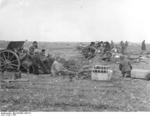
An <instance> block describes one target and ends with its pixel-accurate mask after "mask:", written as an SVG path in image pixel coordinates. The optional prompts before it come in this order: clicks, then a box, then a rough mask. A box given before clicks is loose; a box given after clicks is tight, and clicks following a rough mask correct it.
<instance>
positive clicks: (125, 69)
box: [119, 56, 132, 77]
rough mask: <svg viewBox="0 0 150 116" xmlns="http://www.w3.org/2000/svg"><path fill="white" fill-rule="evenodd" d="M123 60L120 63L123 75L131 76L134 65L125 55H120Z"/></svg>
mask: <svg viewBox="0 0 150 116" xmlns="http://www.w3.org/2000/svg"><path fill="white" fill-rule="evenodd" d="M120 59H121V62H120V64H119V69H120V71H121V73H122V76H123V77H131V70H132V65H131V63H130V62H129V60H128V59H127V58H126V57H125V56H121V57H120Z"/></svg>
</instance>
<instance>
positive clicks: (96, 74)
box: [91, 65, 113, 81]
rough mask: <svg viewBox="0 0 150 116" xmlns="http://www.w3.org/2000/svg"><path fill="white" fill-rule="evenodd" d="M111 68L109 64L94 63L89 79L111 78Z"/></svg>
mask: <svg viewBox="0 0 150 116" xmlns="http://www.w3.org/2000/svg"><path fill="white" fill-rule="evenodd" d="M112 72H113V71H112V70H111V69H110V67H109V66H105V65H96V66H94V67H93V69H92V71H91V73H92V74H91V79H92V80H105V81H106V80H111V77H112Z"/></svg>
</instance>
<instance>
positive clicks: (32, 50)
mask: <svg viewBox="0 0 150 116" xmlns="http://www.w3.org/2000/svg"><path fill="white" fill-rule="evenodd" d="M36 49H38V43H37V41H34V42H33V43H32V46H30V48H29V54H30V55H34V53H35V50H36Z"/></svg>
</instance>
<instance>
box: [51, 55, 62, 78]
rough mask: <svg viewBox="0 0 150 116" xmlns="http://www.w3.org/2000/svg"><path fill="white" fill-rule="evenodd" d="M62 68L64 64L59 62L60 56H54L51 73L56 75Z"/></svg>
mask: <svg viewBox="0 0 150 116" xmlns="http://www.w3.org/2000/svg"><path fill="white" fill-rule="evenodd" d="M63 70H64V66H63V64H62V63H60V57H56V58H55V61H54V62H53V64H52V67H51V73H52V75H53V76H56V75H58V74H59V73H60V72H61V71H63Z"/></svg>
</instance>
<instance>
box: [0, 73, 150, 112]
mask: <svg viewBox="0 0 150 116" xmlns="http://www.w3.org/2000/svg"><path fill="white" fill-rule="evenodd" d="M30 79H31V83H32V84H31V83H29V82H24V83H21V82H14V83H13V84H12V86H13V87H14V88H13V89H4V90H1V91H0V95H1V99H0V103H1V111H150V99H149V96H150V94H149V93H150V84H149V82H148V81H143V80H133V79H119V78H116V77H114V78H113V80H112V81H108V82H106V81H105V82H98V81H91V80H74V81H73V82H70V81H69V79H67V78H66V79H62V78H61V77H57V78H56V77H51V76H48V75H42V76H36V77H35V76H32V75H31V77H30ZM14 85H15V86H14ZM9 86H10V85H9Z"/></svg>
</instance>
